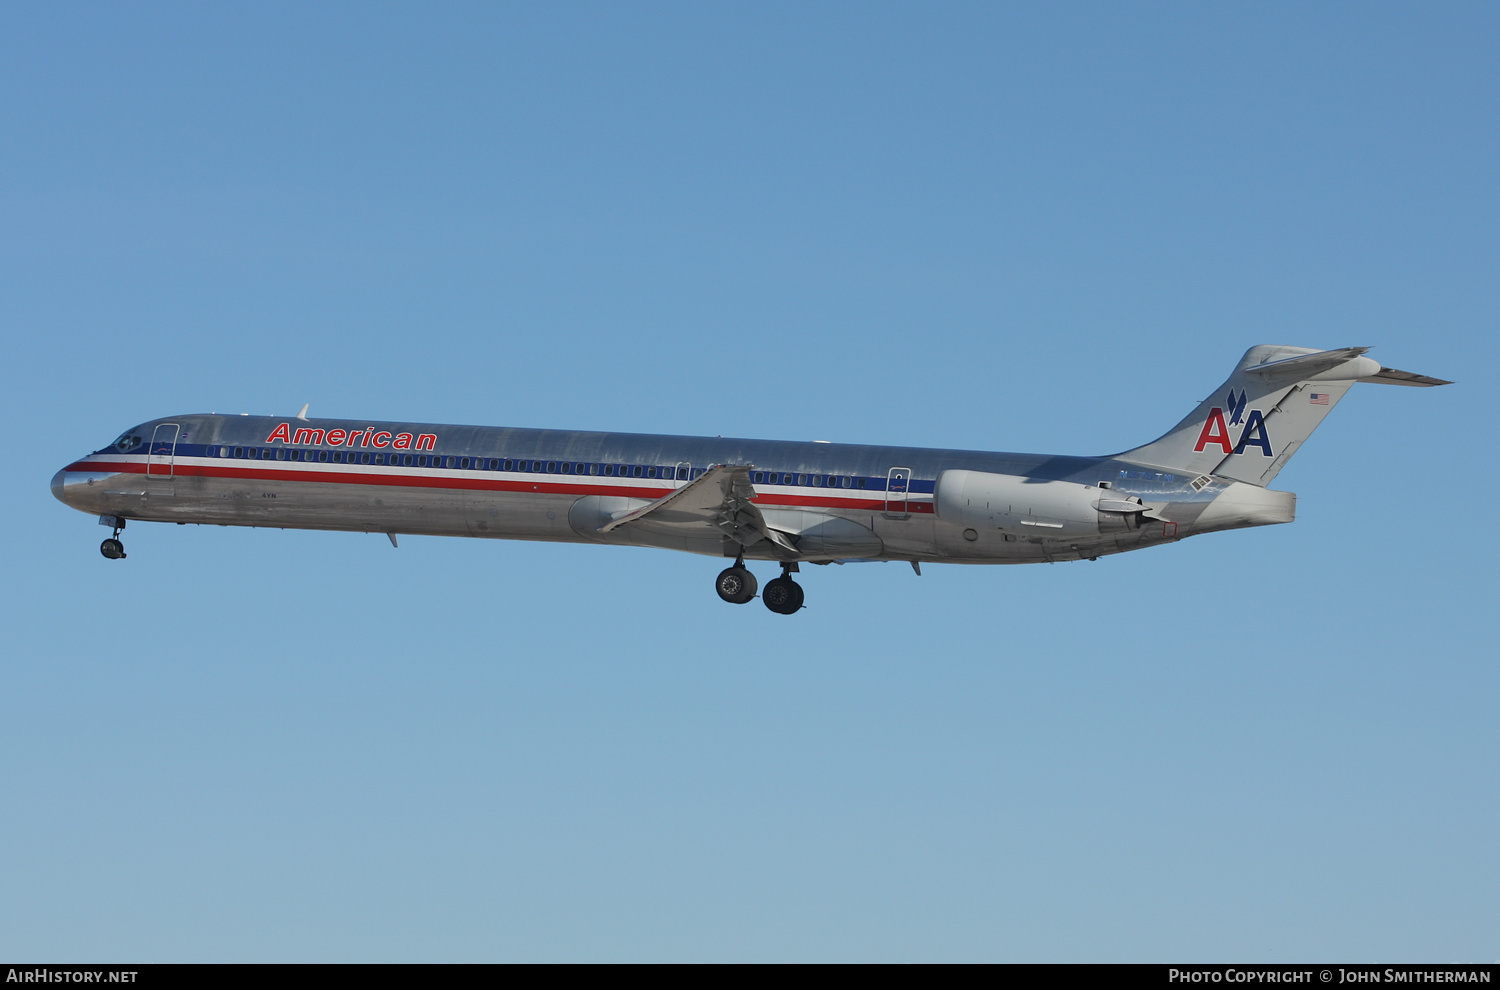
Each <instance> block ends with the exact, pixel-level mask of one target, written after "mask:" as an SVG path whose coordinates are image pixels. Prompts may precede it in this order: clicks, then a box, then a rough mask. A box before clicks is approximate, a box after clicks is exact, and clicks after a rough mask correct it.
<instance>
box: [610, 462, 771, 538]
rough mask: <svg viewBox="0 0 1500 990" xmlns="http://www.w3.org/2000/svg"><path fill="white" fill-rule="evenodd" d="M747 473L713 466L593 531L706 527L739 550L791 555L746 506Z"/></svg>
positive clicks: (749, 494)
mask: <svg viewBox="0 0 1500 990" xmlns="http://www.w3.org/2000/svg"><path fill="white" fill-rule="evenodd" d="M750 468H751V465H749V464H717V465H715V466H713V467H711V468H709V469H708V470H707V471H704V472H703V474H701V475H700V476H698V477H697V478H696V479H694V480H693V481H690V482H688V483H687V484H686V485H683V486H682V487H681V488H679V489H677V490H676V491H675V492H670V493H668V494H667V495H663V496H662V497H661V498H659V499H657V500H656V501H655V502H651V503H648V504H647V505H643V506H641V507H640V508H639V509H634V510H632V511H630V512H626V513H624V514H623V515H620V516H617V517H616V518H614V519H611V520H610V521H609V522H607V523H605V524H604V525H603V526H600V527H599V532H601V533H612V532H614V531H615V530H617V529H620V528H622V527H627V526H645V527H650V528H652V529H692V530H701V529H704V528H711V529H715V530H717V531H718V532H721V533H723V534H724V535H725V536H727V537H729V538H730V539H731V540H734V541H735V542H737V543H739V544H740V545H741V546H746V547H748V546H753V545H754V544H756V543H759V542H761V541H762V540H770V541H771V542H772V543H774V544H775V545H776V546H777V547H779V548H781V549H782V550H784V551H786V553H788V554H790V555H793V556H795V555H796V554H797V547H796V545H795V544H793V543H792V541H791V539H790V538H789V537H788V536H787V535H786V534H785V533H782V532H780V531H779V530H775V529H772V528H771V527H770V526H768V525H766V519H765V516H763V515H761V512H760V509H758V508H756V506H755V504H754V503H753V502H751V499H753V498H754V497H755V488H754V486H753V485H751V484H750Z"/></svg>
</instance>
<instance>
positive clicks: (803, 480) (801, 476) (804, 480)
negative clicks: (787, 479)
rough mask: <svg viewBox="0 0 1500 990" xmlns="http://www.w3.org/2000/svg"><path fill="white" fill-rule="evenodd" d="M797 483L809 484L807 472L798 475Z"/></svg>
mask: <svg viewBox="0 0 1500 990" xmlns="http://www.w3.org/2000/svg"><path fill="white" fill-rule="evenodd" d="M797 484H799V485H805V484H807V475H805V474H799V475H797Z"/></svg>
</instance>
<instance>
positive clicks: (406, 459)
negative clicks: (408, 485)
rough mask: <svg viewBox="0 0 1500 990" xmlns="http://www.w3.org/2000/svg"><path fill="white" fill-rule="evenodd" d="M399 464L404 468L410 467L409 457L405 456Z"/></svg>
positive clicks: (408, 455)
mask: <svg viewBox="0 0 1500 990" xmlns="http://www.w3.org/2000/svg"><path fill="white" fill-rule="evenodd" d="M401 463H402V464H404V465H405V466H406V467H411V455H410V454H407V455H406V456H405V457H403V458H401Z"/></svg>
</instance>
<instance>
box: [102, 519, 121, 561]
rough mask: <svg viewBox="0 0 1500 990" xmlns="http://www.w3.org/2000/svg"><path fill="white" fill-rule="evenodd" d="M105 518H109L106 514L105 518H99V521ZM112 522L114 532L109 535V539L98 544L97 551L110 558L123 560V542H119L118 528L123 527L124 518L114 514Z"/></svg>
mask: <svg viewBox="0 0 1500 990" xmlns="http://www.w3.org/2000/svg"><path fill="white" fill-rule="evenodd" d="M107 519H109V517H108V516H106V517H105V519H101V520H99V521H100V522H105V521H106V520H107ZM112 522H113V525H114V533H112V534H111V535H110V538H109V539H107V540H105V541H104V542H103V543H101V544H99V552H100V553H102V554H104V556H106V557H108V558H109V559H110V560H124V559H125V544H123V543H121V542H120V530H122V529H124V528H125V520H124V518H123V517H120V516H115V517H114V519H113V521H112ZM108 524H109V523H106V525H108Z"/></svg>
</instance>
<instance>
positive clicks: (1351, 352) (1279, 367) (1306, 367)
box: [1243, 347, 1374, 380]
mask: <svg viewBox="0 0 1500 990" xmlns="http://www.w3.org/2000/svg"><path fill="white" fill-rule="evenodd" d="M1368 350H1369V348H1368V347H1338V348H1335V349H1333V350H1331V351H1315V352H1313V353H1312V354H1299V355H1297V356H1296V357H1289V358H1282V359H1281V360H1279V361H1266V362H1264V363H1263V364H1255V365H1251V366H1250V367H1248V368H1245V369H1243V371H1244V374H1247V375H1256V376H1258V377H1261V378H1296V379H1299V380H1305V379H1308V378H1312V377H1313V376H1314V375H1320V374H1322V373H1323V372H1325V371H1328V370H1330V369H1333V368H1337V367H1338V366H1339V365H1341V364H1343V363H1344V362H1346V361H1352V360H1354V359H1355V358H1357V357H1359V356H1361V355H1362V354H1364V353H1365V351H1368ZM1365 363H1366V364H1367V365H1371V364H1374V362H1373V361H1368V360H1367V361H1366V362H1365Z"/></svg>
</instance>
